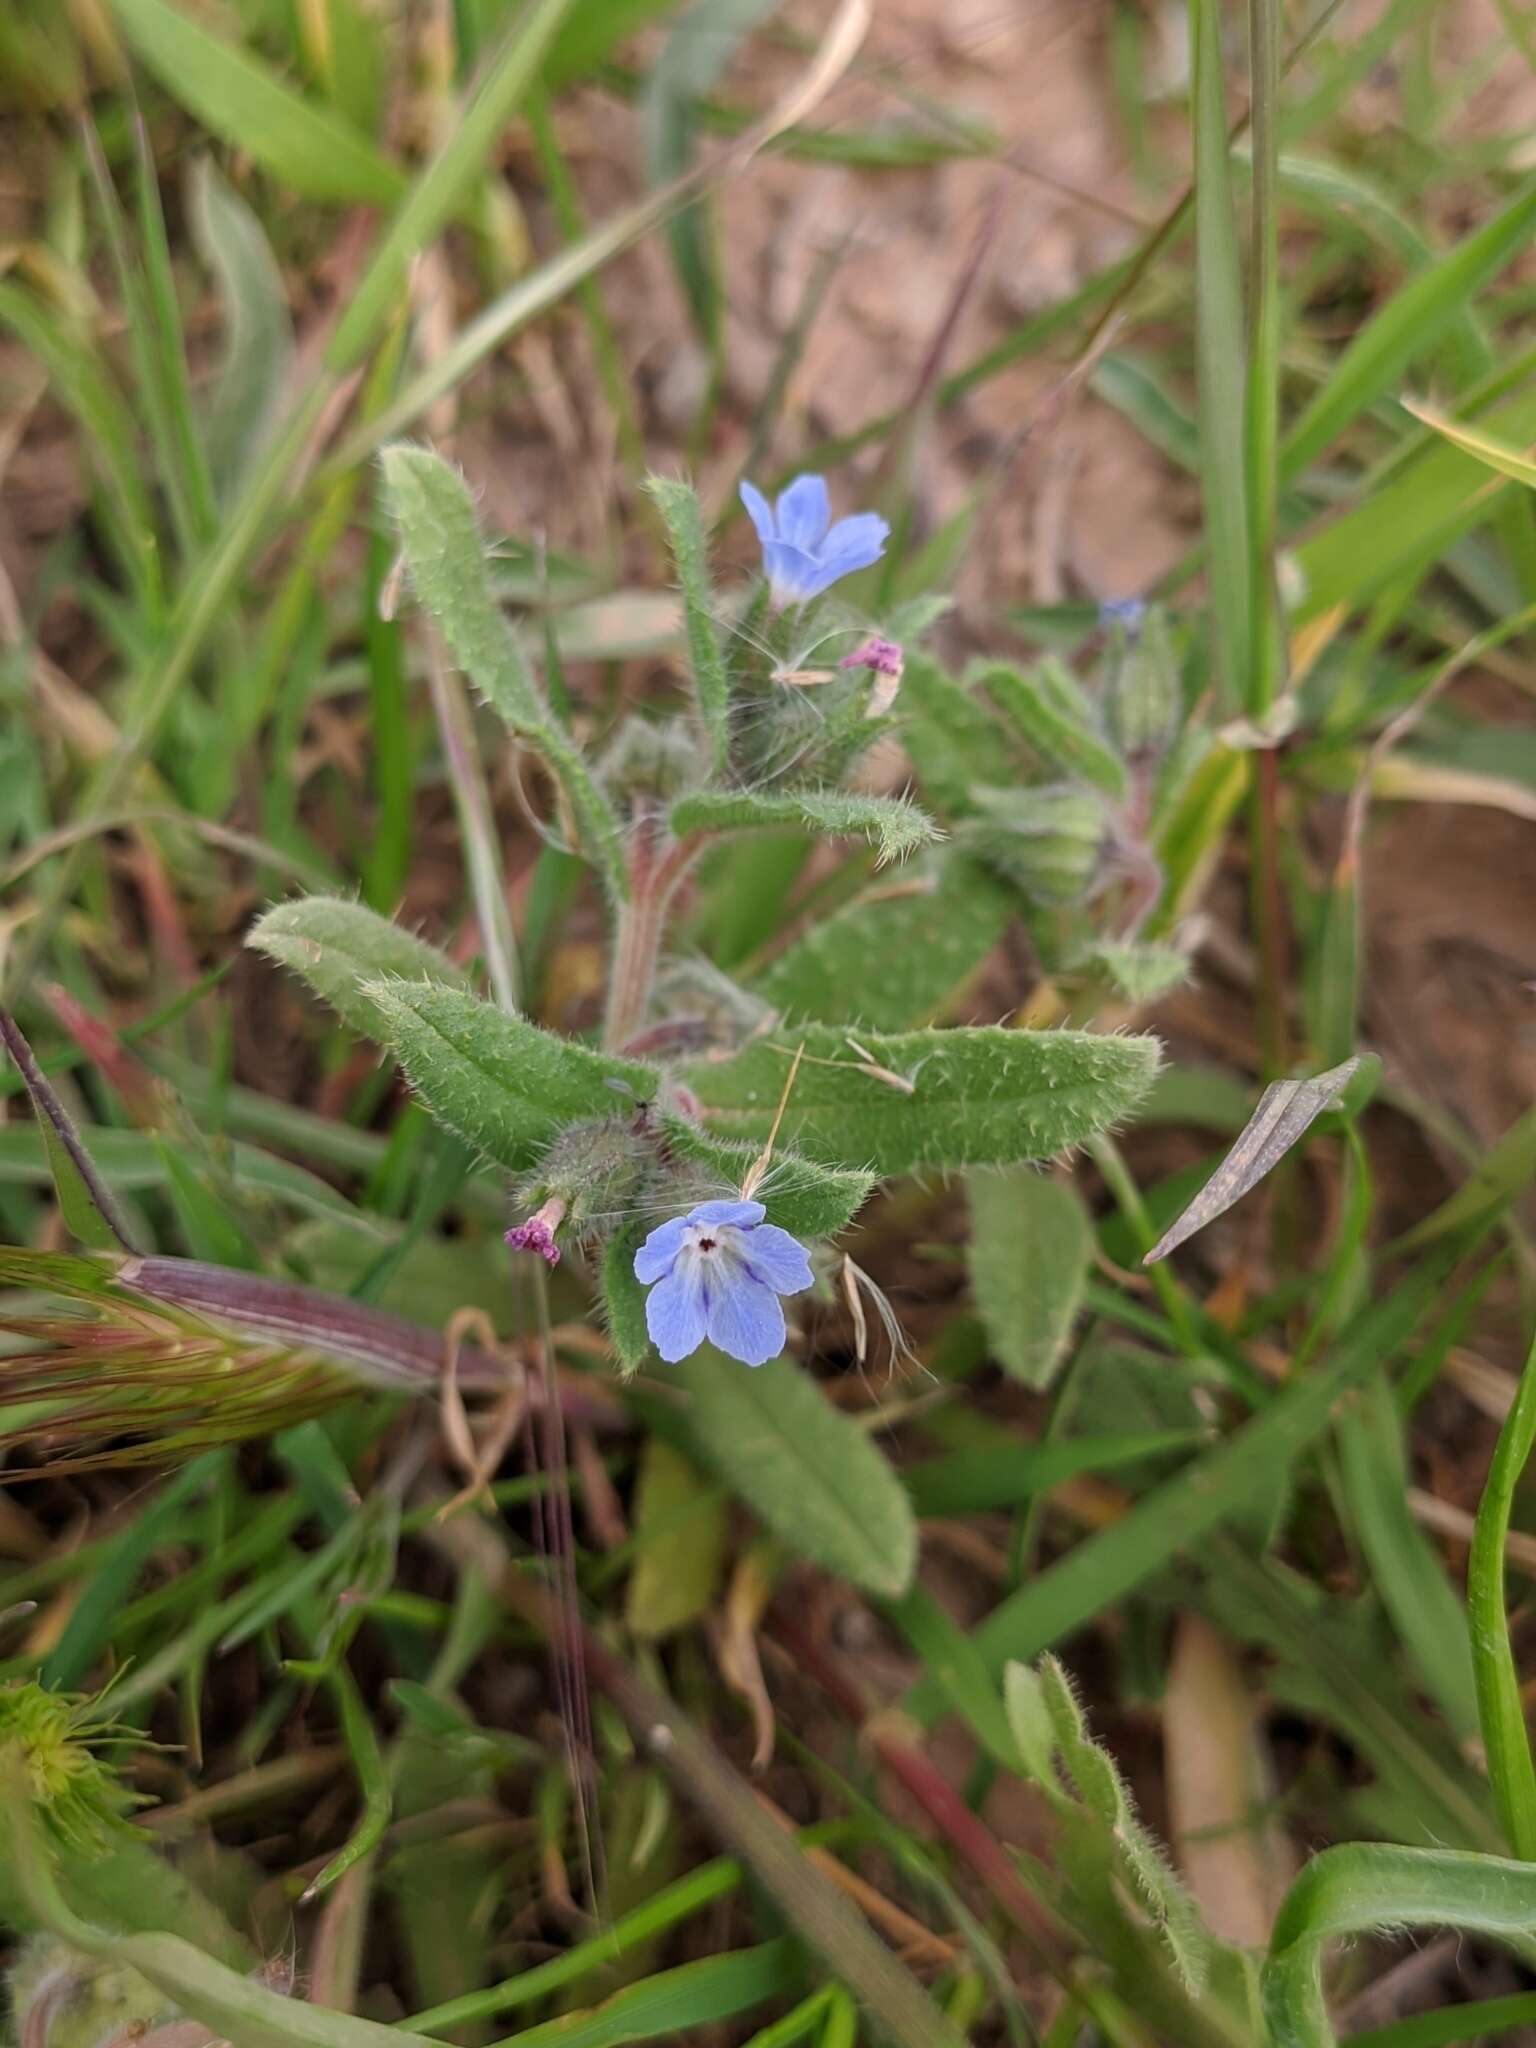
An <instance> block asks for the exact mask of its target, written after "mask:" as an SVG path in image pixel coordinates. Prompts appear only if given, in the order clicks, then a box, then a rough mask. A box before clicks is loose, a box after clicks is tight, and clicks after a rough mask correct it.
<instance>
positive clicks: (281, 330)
mask: <svg viewBox="0 0 1536 2048" xmlns="http://www.w3.org/2000/svg"><path fill="white" fill-rule="evenodd" d="M187 222H188V225H189V226H190V228H191V230H192V235H193V239H194V240H195V241H196V243H197V250H198V254H199V255H200V256H201V257H202V259H203V262H204V263H205V264H206V265H207V266H208V268H209V270H210V271H211V272H212V273H213V277H214V282H215V285H216V286H217V290H218V297H219V311H220V316H221V326H222V329H223V352H222V354H221V356H220V359H219V366H218V369H217V370H216V371H215V373H214V379H213V386H212V390H211V392H210V394H209V400H208V459H209V463H210V465H211V467H212V470H213V478H214V484H215V486H216V488H217V490H218V493H219V496H220V498H221V500H222V499H227V498H228V496H229V494H230V493H231V492H232V491H234V490H236V489H238V487H239V486H240V484H241V483H242V482H243V481H244V480H245V477H246V475H247V474H248V472H249V470H250V467H251V462H252V458H253V457H254V456H255V454H256V453H257V451H258V450H259V448H260V447H261V444H262V442H263V440H264V439H265V437H266V433H267V430H268V429H269V428H270V426H271V425H272V422H273V420H274V418H275V416H276V413H277V408H278V405H279V403H280V401H281V398H282V395H283V391H284V388H285V386H286V383H287V378H288V370H289V366H290V364H291V363H292V360H293V322H292V320H291V319H290V318H289V314H288V295H287V292H286V291H285V289H284V286H283V279H282V273H281V272H280V271H279V269H278V267H277V259H276V257H274V255H273V254H272V245H271V244H270V243H269V242H268V240H267V237H266V233H265V231H264V230H263V228H262V225H261V222H260V221H259V220H258V219H257V217H256V215H255V213H254V212H253V211H252V210H251V208H250V207H249V206H247V205H246V203H245V201H244V200H243V199H242V198H241V197H240V195H239V194H238V193H237V192H235V191H234V190H233V188H232V187H231V186H230V185H229V184H228V183H226V181H225V180H224V179H223V178H222V177H221V176H220V175H219V173H218V171H217V169H216V168H215V167H214V165H213V163H212V161H211V160H210V159H209V158H207V157H201V158H199V159H198V161H197V162H196V163H195V164H194V165H193V168H192V175H191V177H190V178H189V179H188V181H187Z"/></svg>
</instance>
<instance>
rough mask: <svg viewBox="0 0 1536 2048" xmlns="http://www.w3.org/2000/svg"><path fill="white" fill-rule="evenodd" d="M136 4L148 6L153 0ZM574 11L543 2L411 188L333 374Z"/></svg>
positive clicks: (347, 364)
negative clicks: (552, 40)
mask: <svg viewBox="0 0 1536 2048" xmlns="http://www.w3.org/2000/svg"><path fill="white" fill-rule="evenodd" d="M133 4H135V5H139V6H142V5H144V4H145V0H133ZM571 4H572V0H535V5H534V6H532V7H531V8H529V9H528V10H527V11H526V12H525V13H523V14H520V15H519V16H518V18H517V20H516V21H515V22H514V23H513V25H512V27H511V28H510V29H509V30H508V32H507V35H506V37H505V39H504V40H503V42H502V44H501V47H500V49H499V50H498V51H497V52H496V54H495V55H494V56H493V57H492V58H490V59H489V60H488V61H487V64H486V66H485V69H484V71H483V73H482V74H481V77H480V78H479V80H478V81H477V83H476V85H475V87H474V90H473V91H472V92H471V94H470V97H469V101H468V104H467V105H466V106H465V107H464V108H463V109H462V111H461V112H460V113H459V115H458V117H457V119H455V120H454V121H453V122H452V123H451V124H450V127H449V130H448V135H447V139H446V140H445V141H444V143H443V145H442V147H441V149H439V151H438V153H437V155H436V156H435V157H434V158H433V160H432V162H431V163H430V164H429V165H428V166H427V168H426V170H424V171H423V172H422V174H421V175H420V177H418V178H417V180H416V181H415V183H414V184H413V185H412V186H411V188H410V190H409V192H408V193H407V194H406V197H405V199H404V202H403V204H402V205H401V207H400V210H399V212H398V213H397V214H396V215H395V217H394V219H393V220H392V221H391V222H390V225H389V227H388V229H387V230H386V232H385V234H384V237H383V240H382V241H381V242H380V243H379V244H378V246H377V247H376V248H375V250H374V252H373V254H372V256H371V258H370V259H369V263H368V268H367V269H366V271H365V272H364V273H363V276H362V278H361V279H360V280H359V283H358V286H357V290H356V291H355V292H354V293H353V295H352V298H351V301H350V303H349V305H348V307H347V310H346V312H345V313H344V314H343V315H342V317H341V320H340V321H339V322H338V324H337V327H336V330H335V332H334V333H333V334H332V336H331V339H330V342H329V344H328V346H327V348H326V354H325V359H326V362H327V364H328V366H329V367H330V368H331V369H332V370H340V371H344V370H350V369H351V368H352V367H353V365H354V364H355V363H356V362H357V361H358V360H359V359H360V358H361V357H362V356H363V355H364V354H365V353H366V351H367V350H368V348H369V347H370V346H371V345H372V343H373V340H374V338H375V336H376V335H377V334H378V332H379V331H380V329H381V328H383V327H384V325H385V324H386V322H387V321H388V320H389V319H390V317H391V315H392V314H393V312H394V310H395V306H396V304H397V302H398V300H399V298H400V294H401V290H402V288H403V287H404V284H405V278H406V272H407V270H408V269H409V267H410V264H411V261H412V259H413V258H414V257H415V255H416V254H417V252H418V251H419V250H421V249H424V248H425V247H426V245H427V244H428V243H429V242H430V241H431V240H432V239H433V237H434V236H435V235H436V234H437V233H438V232H439V230H440V229H441V228H443V227H444V226H445V225H446V223H447V222H448V220H449V219H450V218H451V216H452V215H453V214H454V213H455V212H456V211H457V209H458V207H459V205H460V203H461V201H462V200H463V199H464V197H465V194H466V193H467V192H468V190H469V188H470V186H471V185H472V184H473V183H474V181H475V179H476V178H478V177H479V176H480V175H481V174H482V172H483V170H484V168H485V165H486V163H487V161H488V160H489V157H490V154H491V151H492V149H493V147H494V146H495V143H496V140H497V138H498V137H499V136H500V135H501V133H502V131H503V130H504V129H505V128H506V125H507V123H508V121H510V119H511V118H512V115H513V113H514V112H515V110H516V108H517V104H518V102H519V100H520V99H521V98H522V97H523V95H524V93H526V92H527V91H528V89H529V88H530V86H532V84H533V83H534V81H535V80H536V79H537V77H538V74H539V68H540V66H541V65H542V64H543V62H544V58H545V56H546V54H547V53H548V50H549V47H550V42H551V39H552V37H553V36H554V33H555V30H556V29H557V28H558V27H559V26H560V23H561V22H562V20H563V19H564V18H565V16H566V15H567V14H568V13H569V11H570V8H571ZM390 196H391V197H392V196H393V195H392V194H391V195H390Z"/></svg>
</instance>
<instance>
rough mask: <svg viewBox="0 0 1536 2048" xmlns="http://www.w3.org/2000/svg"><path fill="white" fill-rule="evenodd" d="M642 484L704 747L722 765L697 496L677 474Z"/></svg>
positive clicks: (727, 690)
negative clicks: (673, 601) (656, 522)
mask: <svg viewBox="0 0 1536 2048" xmlns="http://www.w3.org/2000/svg"><path fill="white" fill-rule="evenodd" d="M645 488H646V490H647V491H648V492H649V493H650V495H651V497H652V498H653V499H654V500H655V503H656V509H657V510H658V511H659V512H660V514H661V517H662V523H663V524H664V525H665V527H666V529H667V540H668V542H669V543H670V545H671V549H672V560H673V563H674V564H675V565H676V568H677V581H678V587H679V589H680V590H681V591H682V594H683V624H684V626H685V627H686V629H687V634H688V665H689V668H690V670H691V671H692V675H693V695H694V702H695V703H696V704H697V705H698V707H699V718H700V720H701V721H702V723H703V726H704V730H705V732H706V733H707V734H708V736H709V748H710V753H711V755H712V756H713V759H714V764H715V767H716V768H717V769H723V768H724V766H725V763H726V757H727V755H728V754H729V752H730V745H731V682H730V677H729V675H728V674H727V672H726V666H725V657H724V655H723V654H722V653H721V652H720V636H719V635H718V634H717V633H716V631H715V616H714V610H713V607H712V605H711V603H710V586H709V550H708V545H707V543H706V541H705V538H704V522H703V520H702V519H701V518H700V516H699V500H698V496H697V494H696V493H695V491H694V488H693V486H692V484H688V483H684V482H683V481H682V479H681V478H679V477H665V476H653V477H647V479H646V484H645Z"/></svg>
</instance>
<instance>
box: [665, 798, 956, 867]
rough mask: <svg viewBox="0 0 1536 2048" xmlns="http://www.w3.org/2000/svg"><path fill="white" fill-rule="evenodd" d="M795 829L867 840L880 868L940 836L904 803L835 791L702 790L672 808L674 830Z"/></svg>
mask: <svg viewBox="0 0 1536 2048" xmlns="http://www.w3.org/2000/svg"><path fill="white" fill-rule="evenodd" d="M785 826H798V827H799V828H800V830H801V831H803V832H815V833H818V834H820V835H822V836H823V837H825V838H829V839H867V840H868V841H869V842H870V844H871V845H872V846H874V847H876V848H878V850H879V857H880V862H881V865H882V866H883V865H884V864H885V862H886V861H889V860H904V859H905V858H906V856H907V855H908V854H909V853H915V852H916V851H917V849H918V848H919V847H920V846H927V845H928V844H929V843H930V842H931V841H932V840H935V839H938V838H939V837H941V836H942V835H941V834H940V832H939V828H938V826H937V825H935V824H934V822H933V820H932V819H931V818H930V817H928V816H927V814H926V813H925V812H923V811H920V810H919V809H918V807H917V805H916V804H914V803H909V802H908V801H907V799H906V798H905V797H893V796H853V795H850V794H848V793H847V792H846V791H843V790H838V789H802V790H794V791H790V792H788V793H779V792H774V793H772V794H767V795H754V794H752V793H751V792H750V791H748V790H700V791H698V792H696V793H695V794H694V795H692V796H685V797H684V798H682V800H681V801H680V802H679V803H675V804H674V805H673V806H672V830H673V831H674V832H675V833H676V834H677V835H678V837H679V838H680V839H681V838H684V837H686V835H687V834H689V833H691V832H753V831H756V832H762V831H782V830H783V829H784V827H785Z"/></svg>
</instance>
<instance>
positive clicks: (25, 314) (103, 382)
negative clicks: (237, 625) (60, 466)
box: [0, 280, 161, 619]
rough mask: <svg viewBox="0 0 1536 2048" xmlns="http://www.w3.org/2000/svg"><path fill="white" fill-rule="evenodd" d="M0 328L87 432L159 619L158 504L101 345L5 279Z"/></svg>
mask: <svg viewBox="0 0 1536 2048" xmlns="http://www.w3.org/2000/svg"><path fill="white" fill-rule="evenodd" d="M0 328H9V329H10V331H11V333H12V334H14V335H15V336H16V339H17V340H18V341H19V342H20V343H21V345H22V347H23V348H25V349H26V350H27V351H28V353H29V354H30V355H33V356H35V357H36V359H37V361H38V362H39V363H40V364H41V365H42V367H43V369H44V370H45V371H46V372H47V374H48V378H49V381H50V383H51V384H52V386H53V389H54V394H55V396H56V397H57V398H58V400H59V403H60V404H61V405H63V406H64V407H65V409H66V410H67V411H69V412H71V413H73V414H74V416H75V419H76V420H77V422H78V423H79V425H80V427H81V429H82V431H83V432H84V434H85V438H86V442H87V444H88V446H89V448H90V451H91V459H92V462H93V465H94V466H95V468H96V469H97V471H98V473H99V475H100V477H101V484H102V491H103V494H104V503H103V507H102V510H103V516H104V519H105V522H106V526H107V538H108V540H109V541H110V543H111V546H112V550H113V552H114V554H116V555H117V557H118V560H119V563H120V564H121V567H122V570H123V574H124V577H125V579H126V581H127V582H128V584H129V585H130V587H131V588H132V589H133V590H134V592H135V594H136V595H137V597H138V599H139V601H140V603H141V605H142V606H143V607H144V609H145V611H146V612H147V613H148V614H149V616H150V617H151V618H152V619H153V618H156V617H158V616H159V612H160V608H161V567H160V548H159V540H158V537H157V535H156V530H155V515H154V509H153V507H152V505H151V503H150V499H149V494H148V492H147V491H146V490H145V488H144V485H143V483H142V482H141V480H140V477H139V465H138V455H137V443H138V434H137V430H136V427H135V423H134V419H133V415H132V413H131V411H130V410H129V408H128V406H127V404H126V403H125V401H124V399H123V397H122V395H121V393H120V392H119V391H118V390H117V388H116V386H115V385H114V384H112V383H111V381H110V380H109V379H108V377H107V375H106V373H105V371H104V370H103V368H102V367H101V361H100V358H99V357H98V356H97V355H96V353H95V352H94V351H93V350H91V349H89V348H86V347H84V346H83V345H82V344H81V343H80V342H79V341H77V340H76V339H75V338H74V337H73V336H72V335H70V334H68V333H66V331H65V329H64V326H63V324H62V323H61V322H60V321H59V320H58V319H56V318H55V317H54V315H53V314H52V313H51V312H49V311H47V310H46V309H45V308H44V307H43V306H42V305H41V304H39V302H38V301H37V300H36V299H35V298H34V297H33V296H32V295H31V293H30V292H26V291H23V290H21V289H20V287H18V286H16V285H13V284H10V283H8V282H6V281H3V280H0Z"/></svg>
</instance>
